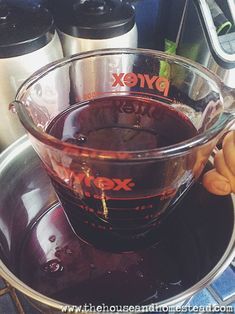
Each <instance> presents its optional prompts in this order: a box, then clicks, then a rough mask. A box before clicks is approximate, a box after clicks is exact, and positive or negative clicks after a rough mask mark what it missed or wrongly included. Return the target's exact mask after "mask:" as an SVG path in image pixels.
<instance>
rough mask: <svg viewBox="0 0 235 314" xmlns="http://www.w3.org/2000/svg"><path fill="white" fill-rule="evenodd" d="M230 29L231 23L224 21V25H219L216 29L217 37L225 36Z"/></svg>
mask: <svg viewBox="0 0 235 314" xmlns="http://www.w3.org/2000/svg"><path fill="white" fill-rule="evenodd" d="M231 28H232V23H231V22H230V21H226V22H225V23H224V24H222V25H220V26H219V27H217V29H216V33H217V35H223V34H227V33H228V32H229V31H230V29H231Z"/></svg>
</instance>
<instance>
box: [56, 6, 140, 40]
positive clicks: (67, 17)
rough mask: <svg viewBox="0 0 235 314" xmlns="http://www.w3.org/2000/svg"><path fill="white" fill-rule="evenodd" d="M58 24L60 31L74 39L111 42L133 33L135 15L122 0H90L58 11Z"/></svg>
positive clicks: (63, 7)
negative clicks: (115, 38)
mask: <svg viewBox="0 0 235 314" xmlns="http://www.w3.org/2000/svg"><path fill="white" fill-rule="evenodd" d="M55 20H56V25H57V27H58V29H59V30H60V31H62V32H64V33H66V34H68V35H70V36H73V37H79V38H87V39H107V38H112V37H116V36H120V35H123V34H125V33H127V32H128V31H130V30H131V29H132V27H133V26H134V24H135V12H134V9H133V7H132V6H131V5H129V4H127V3H124V2H121V1H120V0H86V1H84V2H82V3H81V2H80V1H79V2H78V3H76V4H73V5H69V4H67V5H62V6H60V8H57V9H55Z"/></svg>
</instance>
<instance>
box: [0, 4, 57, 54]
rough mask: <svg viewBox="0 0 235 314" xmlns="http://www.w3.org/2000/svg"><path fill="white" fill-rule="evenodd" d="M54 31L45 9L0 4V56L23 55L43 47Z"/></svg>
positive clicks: (52, 22)
mask: <svg viewBox="0 0 235 314" xmlns="http://www.w3.org/2000/svg"><path fill="white" fill-rule="evenodd" d="M54 33H55V28H54V21H53V18H52V15H51V14H50V13H49V12H48V10H46V9H42V8H36V9H25V8H21V7H16V6H10V5H6V4H4V5H1V4H0V58H9V57H16V56H20V55H24V54H26V53H30V52H33V51H35V50H38V49H40V48H42V47H44V46H45V45H46V44H47V43H49V42H50V41H51V39H52V38H53V35H54Z"/></svg>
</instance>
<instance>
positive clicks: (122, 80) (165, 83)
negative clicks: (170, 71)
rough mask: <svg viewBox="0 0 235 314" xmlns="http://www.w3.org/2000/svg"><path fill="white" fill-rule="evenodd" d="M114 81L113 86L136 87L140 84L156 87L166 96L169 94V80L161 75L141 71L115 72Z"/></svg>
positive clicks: (141, 85) (150, 87) (151, 87)
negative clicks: (141, 72)
mask: <svg viewBox="0 0 235 314" xmlns="http://www.w3.org/2000/svg"><path fill="white" fill-rule="evenodd" d="M113 78H114V82H113V84H112V87H117V86H127V87H134V86H137V85H138V84H139V86H140V87H142V88H144V87H146V88H149V89H156V90H158V91H159V92H161V93H163V95H164V96H167V95H168V92H169V87H170V83H169V80H168V79H167V78H165V77H161V76H156V75H153V76H150V75H149V74H140V73H133V72H130V73H119V74H118V73H113Z"/></svg>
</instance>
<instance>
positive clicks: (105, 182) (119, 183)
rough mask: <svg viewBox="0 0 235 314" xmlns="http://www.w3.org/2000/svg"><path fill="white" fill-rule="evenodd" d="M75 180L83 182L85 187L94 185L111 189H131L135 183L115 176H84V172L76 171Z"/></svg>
mask: <svg viewBox="0 0 235 314" xmlns="http://www.w3.org/2000/svg"><path fill="white" fill-rule="evenodd" d="M74 179H75V182H74V183H78V184H81V183H83V184H84V185H85V186H86V187H92V185H93V186H95V187H97V188H98V189H101V190H105V191H107V190H112V191H121V190H124V191H131V190H132V189H131V188H132V187H133V186H134V185H135V184H134V182H132V179H130V178H128V179H117V178H112V179H110V178H106V177H96V178H95V177H93V176H86V175H85V174H84V173H78V174H76V176H75V178H74Z"/></svg>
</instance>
